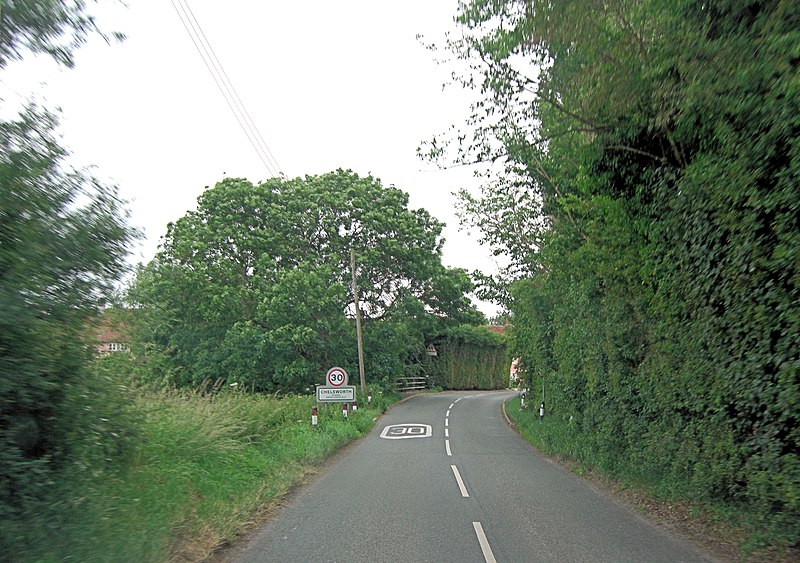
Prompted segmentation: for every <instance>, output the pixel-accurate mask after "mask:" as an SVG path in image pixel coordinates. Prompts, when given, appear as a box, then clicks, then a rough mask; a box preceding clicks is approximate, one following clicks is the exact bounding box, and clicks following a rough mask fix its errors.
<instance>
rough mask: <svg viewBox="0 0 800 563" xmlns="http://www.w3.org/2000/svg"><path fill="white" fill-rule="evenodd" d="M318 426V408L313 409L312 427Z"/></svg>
mask: <svg viewBox="0 0 800 563" xmlns="http://www.w3.org/2000/svg"><path fill="white" fill-rule="evenodd" d="M316 425H317V407H315V406H314V407H311V426H316Z"/></svg>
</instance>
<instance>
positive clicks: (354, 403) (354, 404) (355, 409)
mask: <svg viewBox="0 0 800 563" xmlns="http://www.w3.org/2000/svg"><path fill="white" fill-rule="evenodd" d="M357 410H358V401H353V412H356V411H357Z"/></svg>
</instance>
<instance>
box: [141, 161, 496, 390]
mask: <svg viewBox="0 0 800 563" xmlns="http://www.w3.org/2000/svg"><path fill="white" fill-rule="evenodd" d="M441 229H442V224H441V223H439V222H438V221H437V220H436V219H434V218H433V217H431V216H430V215H429V214H428V213H427V212H426V211H424V210H410V209H408V196H407V194H405V193H404V192H402V191H401V190H399V189H397V188H394V187H385V186H383V185H382V184H381V183H380V181H378V180H376V179H374V178H372V177H369V176H368V177H359V176H358V175H357V174H354V173H353V172H350V171H343V170H338V171H336V172H332V173H329V174H324V175H321V176H307V177H305V178H296V179H293V180H284V179H272V180H267V181H265V182H262V183H259V184H255V185H254V184H252V183H251V182H249V181H247V180H242V179H225V180H223V181H222V182H219V183H218V184H217V185H216V186H214V187H213V188H211V189H208V190H206V191H205V192H204V193H203V194H202V195H201V196H200V198H199V200H198V207H197V211H193V212H190V213H188V214H187V215H186V216H185V217H183V218H181V219H180V220H178V221H177V222H175V223H174V224H171V225H169V228H168V231H167V234H166V236H165V238H164V241H163V244H162V249H161V251H160V252H159V253H158V255H157V256H156V258H155V259H154V260H153V262H152V263H151V264H150V265H149V266H148V267H147V269H146V270H145V271H143V272H142V273H141V275H140V277H139V283H138V286H137V288H136V290H135V296H136V297H135V299H137V300H138V301H140V302H141V303H143V304H146V305H149V306H148V307H147V308H146V310H147V311H148V312H147V313H146V314H147V315H148V316H149V318H150V322H149V323H148V327H149V328H148V334H150V335H153V338H152V341H151V342H150V344H151V345H153V346H154V347H155V348H154V349H155V350H158V351H160V353H161V355H162V357H164V358H166V359H167V360H166V361H167V365H168V366H170V367H171V369H172V370H173V379H174V380H175V381H176V382H179V383H183V384H196V383H198V382H200V381H203V380H206V379H217V378H223V379H227V380H232V381H233V380H235V381H236V382H240V381H241V382H244V383H246V384H248V385H252V386H254V387H255V388H257V389H262V390H282V391H298V390H303V389H305V388H307V387H308V386H309V385H311V384H313V383H316V382H318V381H319V379H320V377H321V376H320V373H324V369H326V368H327V367H330V366H331V365H334V364H340V365H342V366H343V367H346V368H351V369H352V368H354V366H355V365H356V364H355V361H356V355H355V350H356V345H355V332H354V328H353V324H352V322H351V320H349V319H352V316H353V314H354V311H355V309H354V303H353V295H354V294H353V291H352V287H351V286H352V282H351V265H350V250H351V249H353V250H355V253H356V262H357V276H358V286H359V299H360V307H361V310H362V312H363V316H364V319H365V325H366V327H365V332H366V333H367V336H366V337H365V341H366V342H367V343H368V344H371V345H369V346H367V350H366V356H367V357H366V363H367V365H368V370H367V372H368V376H369V377H371V378H373V379H382V378H384V377H389V376H393V375H399V374H400V373H398V370H402V369H403V362H404V361H405V360H407V359H408V358H407V356H410V355H413V354H414V353H415V349H414V348H415V347H416V348H419V347H421V346H422V343H423V338H424V334H425V331H426V330H427V331H429V330H432V329H434V327H436V326H438V325H441V324H443V323H445V324H446V323H460V322H479V321H480V320H481V317H482V316H481V315H480V314H479V313H478V312H477V311H476V310H475V309H474V307H473V306H472V305H471V304H470V302H469V299H468V298H467V295H466V294H467V292H468V291H470V289H471V283H470V281H469V278H468V277H467V275H466V274H465V273H464V272H463V271H461V270H452V269H447V268H445V267H444V266H443V265H442V263H441V246H442V243H443V241H442V238H441ZM370 331H379V332H382V333H385V334H384V336H385V337H384V338H381V339H380V340H373V339H372V337H371V335H370ZM387 341H392V342H395V343H396V344H399V343H401V342H402V343H403V344H402V345H400V346H399V347H398V348H396V349H394V350H387V349H385V348H382V346H381V344H382V343H386V342H387ZM390 358H393V359H390Z"/></svg>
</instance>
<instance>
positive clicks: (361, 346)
mask: <svg viewBox="0 0 800 563" xmlns="http://www.w3.org/2000/svg"><path fill="white" fill-rule="evenodd" d="M350 270H351V272H352V274H353V302H354V304H355V307H356V340H357V341H358V375H359V378H360V379H361V395H365V394H366V392H367V382H366V379H365V378H364V344H363V342H362V339H361V307H360V306H359V304H358V283H356V251H355V250H354V249H352V248H351V249H350Z"/></svg>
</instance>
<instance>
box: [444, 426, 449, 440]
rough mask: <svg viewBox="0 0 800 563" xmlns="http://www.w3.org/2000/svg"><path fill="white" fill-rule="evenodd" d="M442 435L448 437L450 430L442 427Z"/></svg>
mask: <svg viewBox="0 0 800 563" xmlns="http://www.w3.org/2000/svg"><path fill="white" fill-rule="evenodd" d="M444 437H445V438H449V437H450V430H448V429H447V428H445V429H444Z"/></svg>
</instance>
